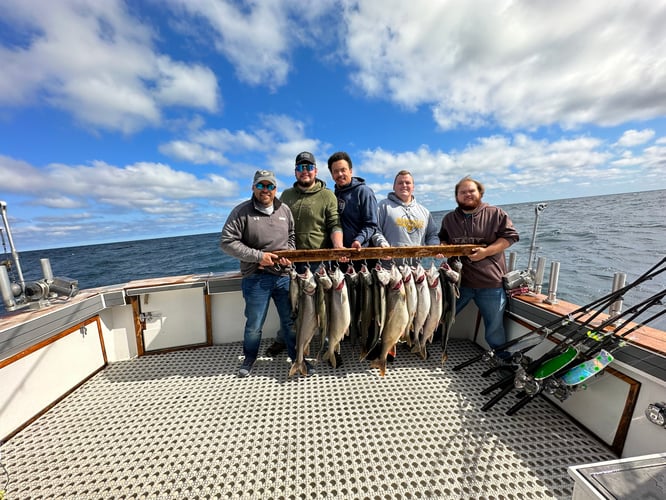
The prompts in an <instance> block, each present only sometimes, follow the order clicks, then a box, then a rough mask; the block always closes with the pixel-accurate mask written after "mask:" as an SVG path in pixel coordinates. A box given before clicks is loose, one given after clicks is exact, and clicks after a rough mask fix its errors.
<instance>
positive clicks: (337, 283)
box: [323, 267, 351, 368]
mask: <svg viewBox="0 0 666 500" xmlns="http://www.w3.org/2000/svg"><path fill="white" fill-rule="evenodd" d="M328 275H329V276H330V277H331V282H332V286H331V289H330V291H329V302H328V304H329V306H330V307H329V309H328V313H329V314H328V349H327V350H326V352H325V353H324V357H323V359H324V360H328V361H329V362H330V363H331V366H333V368H337V361H336V359H335V353H336V352H337V353H340V342H342V339H343V338H344V336H345V335H347V334H348V333H349V322H350V321H351V312H350V309H349V296H348V295H347V284H346V282H345V277H344V274H343V273H342V271H341V270H340V268H339V267H336V268H335V271H329V273H328Z"/></svg>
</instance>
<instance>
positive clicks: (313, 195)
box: [280, 179, 342, 250]
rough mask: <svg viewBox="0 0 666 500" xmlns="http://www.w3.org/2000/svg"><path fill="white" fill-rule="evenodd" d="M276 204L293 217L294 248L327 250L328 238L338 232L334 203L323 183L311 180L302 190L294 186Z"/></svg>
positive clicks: (338, 221)
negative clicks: (294, 231)
mask: <svg viewBox="0 0 666 500" xmlns="http://www.w3.org/2000/svg"><path fill="white" fill-rule="evenodd" d="M280 200H281V201H282V202H283V203H284V204H285V205H288V206H289V208H290V209H291V213H292V214H293V216H294V224H295V229H296V248H299V249H301V248H303V249H306V250H312V249H318V248H330V247H331V239H330V237H329V235H330V234H331V233H333V232H335V231H342V226H341V225H340V216H339V215H338V200H337V198H336V197H335V194H333V191H331V190H330V189H326V183H325V182H324V181H322V180H321V179H315V182H314V184H313V185H312V186H311V187H310V188H308V189H306V190H305V191H304V190H302V189H301V188H300V187H299V186H298V183H297V182H294V187H291V188H289V189H285V190H284V192H283V193H282V196H280Z"/></svg>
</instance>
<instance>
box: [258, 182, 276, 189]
mask: <svg viewBox="0 0 666 500" xmlns="http://www.w3.org/2000/svg"><path fill="white" fill-rule="evenodd" d="M254 187H255V188H257V189H258V190H259V191H262V190H263V189H268V190H269V191H273V189H275V187H276V186H275V184H264V183H263V182H257V183H256V184H255V185H254Z"/></svg>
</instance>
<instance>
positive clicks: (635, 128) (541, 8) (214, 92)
mask: <svg viewBox="0 0 666 500" xmlns="http://www.w3.org/2000/svg"><path fill="white" fill-rule="evenodd" d="M1 3H2V11H3V15H2V17H0V68H2V70H1V71H0V200H3V201H6V202H7V204H8V214H9V218H10V222H11V227H12V232H13V236H14V242H15V244H16V246H17V248H18V249H19V250H31V249H40V248H52V247H63V246H73V245H81V244H90V243H103V242H111V241H125V240H133V239H143V238H152V237H161V236H172V235H173V236H175V235H186V234H195V233H207V232H214V231H219V230H220V229H221V227H222V225H223V224H224V221H225V220H226V217H227V215H228V213H229V210H230V209H231V208H232V207H233V206H235V205H236V204H237V203H239V202H240V201H241V200H244V199H246V198H247V197H249V195H250V184H251V179H252V175H253V173H254V171H255V170H256V169H258V168H269V169H272V170H274V171H275V172H276V174H277V176H278V183H279V187H278V190H279V191H282V189H284V188H285V187H287V186H289V185H291V183H292V182H293V180H294V177H293V165H294V158H295V156H296V154H297V153H299V152H300V151H302V150H309V151H311V152H313V153H314V154H315V156H316V157H317V161H318V164H319V176H320V177H321V178H322V179H323V180H325V181H326V182H327V184H328V185H329V187H332V186H333V181H332V180H331V177H330V175H329V173H328V170H327V168H326V159H327V158H328V156H329V155H330V154H332V153H333V152H335V151H338V150H344V151H347V152H348V153H349V154H350V155H351V157H352V159H353V161H354V174H355V175H357V176H360V177H363V178H365V179H366V181H367V182H368V183H369V185H370V186H371V187H372V188H373V189H374V190H375V193H376V194H377V197H378V199H381V198H384V197H385V196H386V194H387V193H388V192H389V191H390V190H391V185H392V181H393V177H394V176H395V173H396V172H397V171H399V170H400V169H408V170H410V171H411V172H412V173H413V174H414V177H415V180H416V196H417V199H418V200H419V201H421V202H422V203H424V204H425V205H426V206H427V207H429V208H430V209H431V210H433V211H434V210H444V209H450V208H452V207H453V206H454V205H455V203H454V200H453V186H454V185H455V183H456V182H457V181H458V180H459V179H460V178H461V177H463V176H465V175H472V176H474V177H476V178H478V179H479V180H481V181H482V182H484V183H485V185H486V196H485V199H486V201H488V202H490V203H493V204H508V203H518V202H526V201H541V200H552V199H559V198H569V197H578V196H589V195H600V194H610V193H621V192H627V191H645V190H652V189H663V188H666V180H665V179H666V176H665V175H664V172H665V171H666V170H665V169H664V166H665V164H666V119H665V118H666V90H664V89H666V35H665V34H664V33H666V32H665V31H664V26H666V3H665V2H663V1H654V0H650V1H608V0H590V1H586V2H580V1H557V2H535V1H507V0H504V1H502V0H488V1H470V0H466V1H464V2H463V1H456V2H454V1H435V0H410V1H409V2H404V1H402V0H372V1H370V0H368V1H333V0H311V1H307V0H306V1H303V0H298V1H296V0H262V1H258V2H245V1H225V0H159V1H158V0H153V1H151V0H144V1H132V2H123V1H119V0H105V1H103V2H100V1H96V0H58V1H57V2H54V1H47V0H2V1H1Z"/></svg>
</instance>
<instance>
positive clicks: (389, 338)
mask: <svg viewBox="0 0 666 500" xmlns="http://www.w3.org/2000/svg"><path fill="white" fill-rule="evenodd" d="M386 311H387V312H386V323H385V324H384V328H383V330H382V338H381V342H382V344H381V345H382V349H381V353H380V354H379V357H378V358H377V359H375V360H373V361H372V362H371V363H370V367H372V368H379V374H380V375H381V376H382V377H383V376H384V375H386V357H387V355H388V353H389V351H391V350H392V349H393V348H394V347H395V345H396V344H397V343H398V340H399V339H400V337H401V336H402V334H403V332H404V331H405V328H406V327H407V323H408V322H409V311H408V310H407V295H406V293H405V284H404V282H403V278H402V274H401V273H400V271H399V270H398V268H397V266H395V265H394V266H392V267H391V271H390V278H389V282H388V285H387V286H386Z"/></svg>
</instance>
